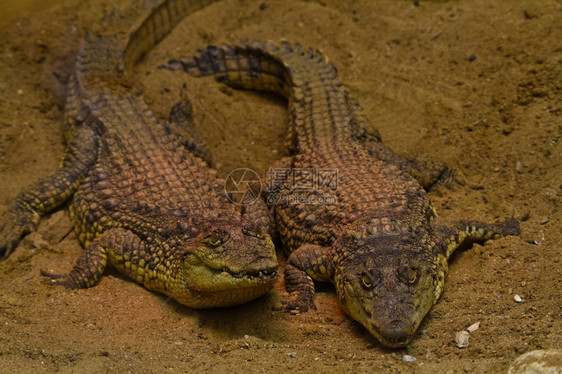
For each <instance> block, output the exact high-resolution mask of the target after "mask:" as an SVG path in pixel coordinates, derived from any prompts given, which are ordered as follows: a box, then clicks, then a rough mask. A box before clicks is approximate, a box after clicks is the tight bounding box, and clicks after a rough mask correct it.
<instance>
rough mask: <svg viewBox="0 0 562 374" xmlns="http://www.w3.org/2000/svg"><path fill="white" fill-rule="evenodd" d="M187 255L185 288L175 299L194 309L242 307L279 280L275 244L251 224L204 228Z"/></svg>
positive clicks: (183, 276) (185, 259) (183, 266)
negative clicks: (240, 305)
mask: <svg viewBox="0 0 562 374" xmlns="http://www.w3.org/2000/svg"><path fill="white" fill-rule="evenodd" d="M184 253H185V254H184V256H183V259H182V262H181V278H182V281H183V283H184V287H183V290H182V292H177V293H175V294H174V295H173V298H174V299H176V300H177V301H179V302H181V303H183V304H186V305H188V306H190V307H192V308H212V307H219V306H220V307H222V306H231V305H238V304H242V303H245V302H248V301H250V300H253V299H255V298H257V297H259V296H261V295H263V294H265V293H266V292H267V291H269V290H270V289H271V288H272V287H273V285H274V283H275V281H276V280H277V266H278V264H277V257H276V254H275V248H274V245H273V242H272V240H271V238H270V236H269V235H268V234H266V233H262V232H261V230H260V228H259V227H257V226H256V225H254V224H253V223H251V222H249V221H244V220H243V221H242V222H241V221H238V222H234V223H230V222H229V223H225V222H221V223H215V224H213V225H209V226H206V227H203V228H201V230H200V234H199V235H197V237H196V238H195V239H194V240H191V241H190V243H188V245H187V248H185V249H184ZM183 294H185V296H184V295H183Z"/></svg>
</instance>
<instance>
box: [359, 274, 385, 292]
mask: <svg viewBox="0 0 562 374" xmlns="http://www.w3.org/2000/svg"><path fill="white" fill-rule="evenodd" d="M359 281H360V282H361V287H363V288H364V289H366V290H372V289H373V288H375V287H376V286H377V285H378V284H379V282H380V274H375V273H368V272H361V273H360V274H359Z"/></svg>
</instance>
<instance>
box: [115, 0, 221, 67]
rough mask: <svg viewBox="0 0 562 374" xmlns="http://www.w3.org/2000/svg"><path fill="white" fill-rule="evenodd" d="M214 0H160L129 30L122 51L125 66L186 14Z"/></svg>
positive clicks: (168, 31) (149, 47)
mask: <svg viewBox="0 0 562 374" xmlns="http://www.w3.org/2000/svg"><path fill="white" fill-rule="evenodd" d="M215 1H216V0H161V1H158V3H157V4H156V5H154V6H153V7H152V9H151V10H150V12H148V14H147V16H146V17H144V18H141V19H140V20H139V21H138V22H137V23H136V24H135V25H134V26H133V27H132V28H131V30H130V32H129V35H128V37H127V40H126V41H125V48H124V52H123V61H124V64H125V67H126V68H130V67H131V66H132V65H134V63H135V62H136V61H138V59H139V58H141V57H142V56H143V55H144V54H146V53H147V52H148V51H150V50H151V49H152V48H153V47H154V46H155V45H156V44H158V43H159V42H160V41H161V40H162V39H163V38H164V37H165V36H166V35H168V34H169V33H170V31H172V29H173V28H174V27H175V26H176V25H177V24H178V23H179V21H180V20H181V19H182V18H184V17H185V16H186V15H188V14H191V13H193V12H195V11H197V10H199V9H201V8H204V7H206V6H208V5H209V4H211V3H213V2H215Z"/></svg>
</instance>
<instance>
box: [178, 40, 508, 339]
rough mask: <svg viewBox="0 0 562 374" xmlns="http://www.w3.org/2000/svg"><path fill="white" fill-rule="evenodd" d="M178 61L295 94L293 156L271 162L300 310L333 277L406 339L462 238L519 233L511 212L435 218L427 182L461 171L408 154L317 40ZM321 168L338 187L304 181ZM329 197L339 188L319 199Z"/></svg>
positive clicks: (370, 322) (351, 300)
mask: <svg viewBox="0 0 562 374" xmlns="http://www.w3.org/2000/svg"><path fill="white" fill-rule="evenodd" d="M169 68H170V69H182V70H184V71H186V72H188V73H189V74H192V75H194V76H207V75H213V76H215V78H216V79H217V80H218V81H219V82H223V83H226V84H228V85H231V86H233V87H236V88H242V89H253V90H266V91H273V92H277V93H279V94H281V95H283V96H285V97H286V98H288V100H289V109H290V113H291V121H290V123H291V124H290V134H289V135H290V136H289V138H290V144H289V146H290V148H291V150H292V151H293V155H292V156H291V157H290V158H287V159H283V160H280V161H279V162H278V163H277V164H276V165H274V166H275V168H276V169H273V168H272V169H271V171H272V172H278V171H279V170H288V172H287V174H286V175H281V177H279V176H278V178H275V180H274V182H275V183H274V185H273V186H271V188H270V190H269V195H268V196H267V199H268V202H269V203H272V204H274V214H275V219H276V224H277V230H278V231H279V234H280V236H281V240H282V243H283V245H284V247H285V248H286V250H287V251H288V253H289V257H288V259H287V266H286V269H285V283H286V287H287V290H288V292H289V293H290V298H289V300H288V302H287V307H288V308H289V309H299V310H300V311H306V310H308V309H309V308H314V302H313V296H314V282H313V280H316V281H330V282H333V283H334V284H335V287H336V292H337V294H338V297H339V299H340V301H341V304H342V306H343V308H344V309H345V311H346V312H347V313H348V314H349V315H350V316H351V317H352V318H353V319H355V320H357V321H358V322H360V323H361V324H363V325H364V326H365V327H366V328H367V329H368V330H369V331H370V332H371V333H372V334H373V335H374V336H375V337H376V338H377V339H378V340H379V341H380V342H381V343H382V344H383V345H385V346H388V347H401V346H404V345H406V344H407V343H408V342H410V341H411V339H412V338H413V337H414V334H415V331H416V329H417V328H418V326H419V325H420V323H421V321H422V320H423V318H424V316H425V315H426V314H427V313H428V311H429V310H430V308H431V306H432V305H433V304H434V303H435V302H436V301H437V300H438V298H439V296H440V294H441V292H442V291H443V286H444V280H445V275H446V273H447V261H448V259H449V257H450V255H451V253H452V252H453V251H454V250H455V249H456V248H458V247H459V246H460V245H461V244H463V243H467V242H474V241H486V240H488V239H496V238H499V237H501V236H503V235H517V234H519V224H518V222H517V221H515V220H512V219H509V220H507V221H506V222H505V223H504V224H502V225H490V224H485V223H481V222H472V221H467V222H457V223H453V224H450V225H444V224H441V223H438V222H437V221H435V220H434V218H435V211H434V209H433V208H432V206H431V203H430V201H429V198H428V196H427V194H426V192H425V190H424V188H423V187H429V186H431V185H432V184H434V183H436V182H438V181H442V182H450V181H451V180H452V179H453V176H452V173H451V172H450V170H449V169H448V168H447V167H445V166H443V165H441V164H439V163H436V162H433V161H431V160H430V159H428V158H424V157H420V158H416V159H405V158H402V157H400V156H398V155H396V154H395V153H394V152H392V150H390V149H389V148H387V147H386V146H384V145H383V144H382V143H381V141H380V137H379V135H378V134H377V133H375V132H372V133H369V132H367V130H366V128H368V120H367V119H366V118H365V116H363V115H362V114H361V109H360V108H359V106H358V105H357V104H356V103H355V102H354V101H353V100H352V99H351V98H350V97H349V95H348V94H347V92H346V91H345V89H344V88H343V87H342V86H341V84H340V83H339V82H338V80H337V73H336V69H335V68H334V66H332V65H331V64H329V63H327V61H326V59H325V58H324V57H323V56H322V55H321V54H320V52H318V51H313V50H308V51H307V52H304V51H303V50H302V49H301V47H300V46H299V45H296V46H295V48H292V47H291V46H290V45H289V44H287V43H282V45H281V46H280V47H277V46H275V45H273V44H271V43H266V44H265V45H264V44H262V43H260V42H257V41H254V42H253V43H252V45H248V44H247V43H244V42H241V44H240V45H238V46H234V47H232V46H224V47H221V48H217V47H214V46H211V47H208V48H207V50H205V51H201V52H200V55H199V56H198V57H187V58H182V59H180V60H172V61H170V65H169ZM280 168H281V169H280ZM282 168H285V169H282ZM310 169H313V170H317V171H319V170H320V171H321V170H322V169H335V170H336V171H337V186H335V185H333V184H330V183H329V181H327V180H324V182H325V183H319V184H316V185H314V186H313V188H312V189H311V188H303V187H306V186H307V185H306V183H307V182H308V181H310V180H309V178H308V176H307V170H310ZM281 174H282V173H281ZM318 175H320V174H318ZM323 196H327V197H330V196H331V197H333V198H335V199H332V200H329V199H324V202H325V203H324V204H314V203H313V199H314V200H315V201H319V200H321V197H323ZM303 199H304V202H303Z"/></svg>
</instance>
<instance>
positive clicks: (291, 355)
mask: <svg viewBox="0 0 562 374" xmlns="http://www.w3.org/2000/svg"><path fill="white" fill-rule="evenodd" d="M287 356H289V357H291V358H295V357H297V352H289V353H287Z"/></svg>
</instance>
